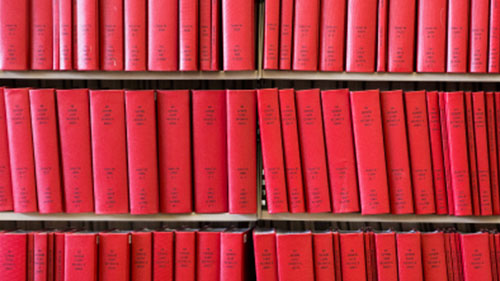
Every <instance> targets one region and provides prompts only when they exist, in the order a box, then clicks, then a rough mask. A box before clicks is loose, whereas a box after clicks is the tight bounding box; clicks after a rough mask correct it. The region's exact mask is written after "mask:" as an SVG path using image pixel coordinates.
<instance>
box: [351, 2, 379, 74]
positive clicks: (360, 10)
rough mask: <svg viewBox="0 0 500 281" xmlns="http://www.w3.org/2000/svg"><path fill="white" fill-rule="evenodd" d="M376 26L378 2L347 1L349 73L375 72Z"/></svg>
mask: <svg viewBox="0 0 500 281" xmlns="http://www.w3.org/2000/svg"><path fill="white" fill-rule="evenodd" d="M359 15H363V16H359ZM376 26H377V0H348V1H347V39H346V71H347V72H373V71H374V70H375V45H376V43H375V41H376Z"/></svg>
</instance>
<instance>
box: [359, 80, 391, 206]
mask: <svg viewBox="0 0 500 281" xmlns="http://www.w3.org/2000/svg"><path fill="white" fill-rule="evenodd" d="M350 98H351V110H352V123H353V132H354V144H355V148H356V158H357V170H358V182H359V190H360V199H361V213H362V214H381V213H388V212H389V211H390V207H389V190H388V186H387V171H386V164H385V152H384V137H383V129H382V117H381V110H380V94H379V91H378V90H369V91H357V92H351V94H350Z"/></svg>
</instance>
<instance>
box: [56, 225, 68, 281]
mask: <svg viewBox="0 0 500 281" xmlns="http://www.w3.org/2000/svg"><path fill="white" fill-rule="evenodd" d="M65 235H66V234H65V233H64V232H55V233H54V281H64V263H65V258H64V251H65V250H64V240H65Z"/></svg>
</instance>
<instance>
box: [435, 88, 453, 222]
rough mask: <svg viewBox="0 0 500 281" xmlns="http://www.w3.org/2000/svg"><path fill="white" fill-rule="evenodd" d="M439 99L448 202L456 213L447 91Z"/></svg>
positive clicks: (449, 208)
mask: <svg viewBox="0 0 500 281" xmlns="http://www.w3.org/2000/svg"><path fill="white" fill-rule="evenodd" d="M438 101H439V117H440V122H441V137H442V148H443V165H444V175H445V182H446V197H447V203H448V214H449V215H454V214H455V202H453V185H452V182H451V166H450V146H449V144H448V126H447V123H448V118H446V114H447V113H446V102H445V93H444V92H440V93H439V94H438Z"/></svg>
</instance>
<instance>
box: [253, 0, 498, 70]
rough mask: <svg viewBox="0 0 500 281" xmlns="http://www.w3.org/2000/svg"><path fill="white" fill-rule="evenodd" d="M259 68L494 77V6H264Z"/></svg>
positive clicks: (480, 0)
mask: <svg viewBox="0 0 500 281" xmlns="http://www.w3.org/2000/svg"><path fill="white" fill-rule="evenodd" d="M263 60H264V62H263V63H264V69H280V70H290V69H293V70H301V71H316V70H320V71H344V70H345V71H347V72H374V71H378V72H386V71H388V72H413V71H417V72H458V73H463V72H474V73H486V72H489V73H499V72H500V2H499V1H498V0H450V1H448V0H419V1H416V0H398V1H388V0H347V1H346V0H281V1H280V0H266V4H265V23H264V56H263Z"/></svg>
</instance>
